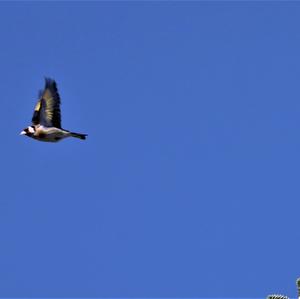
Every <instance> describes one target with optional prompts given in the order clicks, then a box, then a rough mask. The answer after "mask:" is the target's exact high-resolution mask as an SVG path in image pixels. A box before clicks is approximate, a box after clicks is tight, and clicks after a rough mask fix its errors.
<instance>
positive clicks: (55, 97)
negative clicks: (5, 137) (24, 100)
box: [20, 78, 87, 142]
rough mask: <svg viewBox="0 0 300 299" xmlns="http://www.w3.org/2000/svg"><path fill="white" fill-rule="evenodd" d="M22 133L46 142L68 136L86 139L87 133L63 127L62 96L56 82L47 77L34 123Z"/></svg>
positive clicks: (36, 109) (34, 114) (37, 105)
mask: <svg viewBox="0 0 300 299" xmlns="http://www.w3.org/2000/svg"><path fill="white" fill-rule="evenodd" d="M20 135H26V136H28V137H31V138H33V139H36V140H39V141H46V142H57V141H60V140H62V139H64V138H67V137H76V138H79V139H86V136H87V134H80V133H74V132H70V131H67V130H64V129H63V128H62V127H61V116H60V97H59V94H58V91H57V86H56V82H55V81H54V80H52V79H50V78H45V88H44V90H42V91H40V93H39V100H38V102H37V104H36V106H35V109H34V113H33V116H32V125H31V126H29V127H27V128H26V129H24V130H23V131H22V132H21V133H20Z"/></svg>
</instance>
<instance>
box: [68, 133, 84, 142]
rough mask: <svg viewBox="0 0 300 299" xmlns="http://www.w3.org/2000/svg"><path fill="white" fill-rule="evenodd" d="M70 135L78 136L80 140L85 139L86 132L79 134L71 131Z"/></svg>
mask: <svg viewBox="0 0 300 299" xmlns="http://www.w3.org/2000/svg"><path fill="white" fill-rule="evenodd" d="M71 136H72V137H76V138H79V139H82V140H85V139H86V136H87V134H80V133H74V132H71Z"/></svg>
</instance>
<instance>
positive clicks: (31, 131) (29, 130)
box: [20, 126, 35, 137]
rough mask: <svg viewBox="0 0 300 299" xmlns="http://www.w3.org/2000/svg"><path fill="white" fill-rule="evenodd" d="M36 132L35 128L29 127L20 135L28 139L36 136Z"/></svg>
mask: <svg viewBox="0 0 300 299" xmlns="http://www.w3.org/2000/svg"><path fill="white" fill-rule="evenodd" d="M34 132H35V128H34V127H33V126H29V127H27V128H25V129H24V130H23V131H22V132H21V133H20V135H26V136H28V137H32V136H33V135H34Z"/></svg>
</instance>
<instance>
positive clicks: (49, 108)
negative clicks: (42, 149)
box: [32, 78, 61, 128]
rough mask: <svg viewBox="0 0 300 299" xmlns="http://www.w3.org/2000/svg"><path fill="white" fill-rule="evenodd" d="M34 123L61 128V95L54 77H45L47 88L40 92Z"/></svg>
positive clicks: (33, 118) (34, 113) (33, 117)
mask: <svg viewBox="0 0 300 299" xmlns="http://www.w3.org/2000/svg"><path fill="white" fill-rule="evenodd" d="M32 124H33V125H37V124H41V125H43V126H46V127H56V128H61V116H60V97H59V94H58V91H57V86H56V82H55V81H54V80H52V79H49V78H45V89H44V90H43V91H41V92H40V96H39V100H38V102H37V104H36V106H35V108H34V112H33V116H32Z"/></svg>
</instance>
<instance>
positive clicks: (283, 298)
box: [267, 294, 289, 299]
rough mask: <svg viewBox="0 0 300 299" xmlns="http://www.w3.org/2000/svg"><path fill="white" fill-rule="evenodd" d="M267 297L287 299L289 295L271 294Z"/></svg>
mask: <svg viewBox="0 0 300 299" xmlns="http://www.w3.org/2000/svg"><path fill="white" fill-rule="evenodd" d="M267 299H289V297H288V296H284V295H279V294H272V295H269V296H268V297H267Z"/></svg>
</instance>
